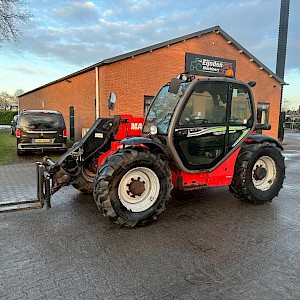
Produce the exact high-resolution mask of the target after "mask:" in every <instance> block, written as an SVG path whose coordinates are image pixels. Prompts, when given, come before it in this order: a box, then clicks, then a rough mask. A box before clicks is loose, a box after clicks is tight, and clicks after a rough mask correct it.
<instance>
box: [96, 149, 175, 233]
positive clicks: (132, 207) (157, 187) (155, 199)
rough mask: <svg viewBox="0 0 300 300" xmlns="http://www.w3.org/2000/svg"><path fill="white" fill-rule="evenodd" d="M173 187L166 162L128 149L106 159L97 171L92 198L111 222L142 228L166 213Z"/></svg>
mask: <svg viewBox="0 0 300 300" xmlns="http://www.w3.org/2000/svg"><path fill="white" fill-rule="evenodd" d="M120 183H121V184H120ZM122 187H124V188H122ZM172 188H173V185H172V181H171V171H170V169H169V168H168V165H167V163H166V162H165V161H163V160H162V159H161V158H160V157H159V156H157V155H155V154H153V153H151V152H150V151H148V150H146V149H129V148H127V149H123V150H119V151H118V152H116V153H115V154H113V155H111V156H109V157H108V158H107V159H106V161H105V163H104V164H103V165H102V166H101V167H99V168H98V171H97V176H96V177H95V180H94V199H95V201H96V204H97V206H98V209H99V210H100V211H101V212H102V214H103V215H104V216H105V217H108V218H109V219H110V220H111V221H112V222H114V223H116V224H119V225H122V226H126V227H134V226H143V225H146V224H147V223H148V222H150V221H152V220H154V219H156V218H157V216H158V215H159V214H161V213H162V212H163V211H164V210H165V206H166V202H167V201H168V200H169V199H170V197H171V190H172Z"/></svg>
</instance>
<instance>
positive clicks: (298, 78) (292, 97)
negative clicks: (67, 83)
mask: <svg viewBox="0 0 300 300" xmlns="http://www.w3.org/2000/svg"><path fill="white" fill-rule="evenodd" d="M29 1H30V0H29ZM29 1H28V3H29V10H30V11H31V13H32V15H33V17H32V18H31V20H30V22H29V24H28V25H27V26H26V27H24V28H22V31H23V35H22V37H21V39H20V42H18V43H13V42H10V43H9V42H5V43H4V44H2V47H1V48H0V92H1V91H7V92H8V93H10V94H14V92H15V90H17V89H23V90H24V91H30V90H32V89H34V88H37V87H39V86H41V85H43V84H45V83H48V82H50V81H52V80H55V79H58V78H60V77H63V76H65V75H68V74H70V73H73V72H75V71H78V70H80V69H82V68H84V67H87V66H90V65H92V64H94V63H97V62H99V61H102V60H103V59H106V58H110V57H113V56H115V55H119V54H123V53H126V52H129V51H132V50H137V49H140V48H143V47H146V46H150V45H153V44H156V43H160V42H164V41H166V40H169V39H172V38H176V37H179V36H182V35H185V34H189V33H193V32H196V31H199V30H203V29H206V28H208V27H212V26H216V25H219V26H221V28H222V29H223V30H225V31H226V32H227V33H228V34H229V35H230V36H232V37H233V38H234V39H235V40H236V41H237V42H239V43H240V44H241V45H242V46H244V47H245V48H246V49H247V50H248V51H250V52H251V53H252V54H253V55H254V56H255V57H256V58H258V59H259V60H260V61H262V62H263V63H264V64H265V65H266V66H267V67H268V68H270V69H271V70H272V71H273V72H275V71H276V53H277V42H278V40H277V39H278V26H279V13H280V0H209V1H208V0H185V1H176V0H156V1H155V0H153V1H151V0H123V1H122V0H108V1H96V0H95V1H88V2H84V1H61V0H56V1H53V0H31V1H30V2H29ZM299 49H300V1H299V0H290V19H289V34H288V47H287V60H286V73H285V81H286V82H287V83H289V86H287V87H284V105H285V106H289V108H293V107H294V108H298V106H299V105H300V59H299V52H300V50H299ZM170 75H174V74H170Z"/></svg>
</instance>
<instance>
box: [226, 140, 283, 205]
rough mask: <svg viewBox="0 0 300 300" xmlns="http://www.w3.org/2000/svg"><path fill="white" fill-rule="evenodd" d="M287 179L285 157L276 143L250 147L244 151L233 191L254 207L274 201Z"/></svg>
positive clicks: (240, 157)
mask: <svg viewBox="0 0 300 300" xmlns="http://www.w3.org/2000/svg"><path fill="white" fill-rule="evenodd" d="M284 178H285V164H284V157H283V156H282V154H281V150H280V149H278V147H276V145H275V144H272V143H269V142H264V143H261V144H260V143H259V144H247V145H244V146H243V147H242V148H241V151H240V153H239V155H238V157H237V160H236V164H235V171H234V176H233V180H232V183H231V185H230V187H229V190H230V191H231V192H232V193H233V194H234V195H235V196H236V197H237V198H239V199H240V200H242V201H245V202H250V203H254V204H264V203H266V202H271V201H272V199H273V198H274V197H275V196H277V195H278V193H279V191H280V189H281V188H282V184H283V181H284Z"/></svg>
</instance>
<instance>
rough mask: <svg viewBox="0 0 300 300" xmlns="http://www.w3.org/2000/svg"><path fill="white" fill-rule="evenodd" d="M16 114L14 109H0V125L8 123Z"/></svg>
mask: <svg viewBox="0 0 300 300" xmlns="http://www.w3.org/2000/svg"><path fill="white" fill-rule="evenodd" d="M17 114H18V111H16V110H0V125H10V122H11V120H12V119H13V117H14V116H15V115H17Z"/></svg>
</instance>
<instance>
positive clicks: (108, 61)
mask: <svg viewBox="0 0 300 300" xmlns="http://www.w3.org/2000/svg"><path fill="white" fill-rule="evenodd" d="M211 32H215V33H218V34H221V35H222V36H223V37H224V38H225V39H226V40H227V43H228V44H232V45H234V46H235V47H236V48H237V49H238V50H239V51H240V52H241V53H244V54H245V55H247V56H248V57H249V59H250V60H251V61H253V62H255V63H256V64H257V65H259V67H260V69H262V70H265V71H266V72H267V73H269V76H270V77H274V78H275V79H276V80H277V81H278V82H279V83H280V84H282V85H286V83H285V82H284V80H283V79H282V78H280V77H279V76H278V75H276V74H275V73H274V72H273V71H271V70H270V69H269V68H268V67H267V66H265V65H264V64H263V63H262V62H261V61H260V60H258V59H257V58H256V57H255V56H253V55H252V54H251V53H250V52H249V51H248V50H246V49H245V48H244V47H243V46H242V45H241V44H239V43H238V42H237V41H236V40H235V39H233V38H232V37H231V36H230V35H229V34H228V33H226V32H225V31H224V30H223V29H222V28H221V27H220V26H214V27H210V28H207V29H204V30H200V31H197V32H194V33H190V34H187V35H184V36H181V37H178V38H175V39H171V40H168V41H165V42H162V43H158V44H155V45H152V46H148V47H145V48H141V49H139V50H134V51H131V52H127V53H124V54H121V55H117V56H114V57H111V58H107V59H104V60H102V61H101V62H98V63H96V64H93V65H91V66H89V67H86V68H84V69H81V70H79V71H77V72H74V73H72V74H69V75H67V76H64V77H62V78H59V79H57V80H54V81H51V82H49V83H47V84H45V85H42V86H40V87H38V88H36V89H33V90H31V91H29V92H26V93H24V94H22V95H20V96H19V97H22V96H24V95H26V94H29V93H32V92H35V91H37V90H39V89H42V88H45V87H47V86H49V85H52V84H55V83H57V82H60V81H63V80H67V79H69V78H72V77H74V76H77V75H80V74H83V73H85V72H88V71H91V70H93V69H94V68H95V67H101V66H104V65H108V64H112V63H115V62H118V61H120V60H124V59H127V58H131V57H134V56H137V55H141V54H144V53H147V52H151V51H153V50H157V49H160V48H163V47H166V46H170V45H173V44H176V43H180V42H182V41H185V40H189V39H192V38H195V37H200V36H201V35H204V34H207V33H211Z"/></svg>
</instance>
